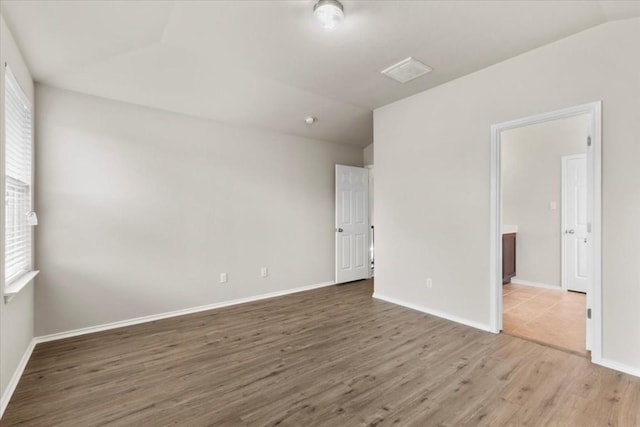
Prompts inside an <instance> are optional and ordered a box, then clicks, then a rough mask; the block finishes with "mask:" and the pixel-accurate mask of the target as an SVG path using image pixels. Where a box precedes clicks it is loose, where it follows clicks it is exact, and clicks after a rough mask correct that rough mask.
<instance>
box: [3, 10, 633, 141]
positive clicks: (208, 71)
mask: <svg viewBox="0 0 640 427" xmlns="http://www.w3.org/2000/svg"><path fill="white" fill-rule="evenodd" d="M314 3H315V2H314V1H313V0H292V1H266V0H261V1H151V0H143V1H126V2H123V1H76V0H72V1H61V0H58V1H49V0H44V1H38V0H35V1H33V0H32V1H22V0H20V1H16V0H2V2H1V3H0V4H1V12H2V15H3V16H4V18H5V20H6V21H7V25H8V26H9V27H10V29H11V31H12V32H13V34H14V36H15V38H16V40H17V43H18V44H19V46H20V48H21V50H22V52H23V54H24V56H25V60H26V62H27V64H28V65H29V67H30V69H31V71H32V74H33V76H34V79H35V80H36V81H39V82H42V83H46V84H49V85H52V86H56V87H60V88H63V89H69V90H73V91H77V92H82V93H86V94H90V95H96V96H101V97H105V98H110V99H115V100H120V101H125V102H130V103H134V104H139V105H144V106H148V107H153V108H160V109H164V110H169V111H174V112H177V113H182V114H187V115H191V116H197V117H203V118H210V119H214V120H219V121H224V122H229V123H233V124H239V125H245V126H252V127H258V128H265V129H270V130H274V131H278V132H284V133H288V134H294V135H300V136H305V137H311V138H316V139H322V140H328V141H333V142H336V143H341V144H349V145H354V146H359V147H364V146H366V145H368V144H369V143H371V142H372V140H373V129H372V128H373V127H372V121H373V115H372V110H373V109H375V108H377V107H380V106H382V105H385V104H388V103H390V102H393V101H396V100H398V99H401V98H404V97H406V96H409V95H412V94H415V93H418V92H420V91H423V90H426V89H429V88H431V87H434V86H437V85H439V84H442V83H444V82H447V81H449V80H452V79H455V78H457V77H460V76H463V75H465V74H469V73H471V72H474V71H476V70H479V69H482V68H484V67H487V66H489V65H491V64H495V63H497V62H500V61H503V60H505V59H507V58H510V57H513V56H515V55H518V54H520V53H523V52H526V51H528V50H531V49H533V48H536V47H538V46H542V45H544V44H546V43H549V42H552V41H555V40H558V39H560V38H563V37H566V36H568V35H571V34H574V33H576V32H579V31H582V30H584V29H587V28H590V27H593V26H596V25H599V24H602V23H604V22H607V21H611V20H617V19H625V18H632V17H637V16H640V2H636V1H536V0H534V1H343V4H344V9H345V15H346V19H345V21H344V22H343V24H342V26H340V27H339V28H338V29H337V30H335V31H333V32H329V31H325V30H323V29H321V28H320V27H319V26H318V25H317V24H316V23H315V22H314V21H313V19H312V15H311V11H312V8H313V5H314ZM408 56H413V57H415V58H417V59H418V60H420V61H422V62H424V63H426V64H427V65H429V66H431V67H432V68H433V69H434V71H433V72H431V73H429V74H427V75H425V76H423V77H420V78H418V79H416V80H414V81H412V82H409V83H407V84H404V85H403V84H399V83H397V82H394V81H392V80H390V79H388V78H386V77H384V76H383V75H381V74H380V71H381V70H382V69H384V68H386V67H388V66H389V65H392V64H394V63H396V62H398V61H400V60H402V59H404V58H406V57H408ZM308 115H311V116H315V117H317V118H318V121H317V122H316V123H315V124H314V125H312V126H309V125H307V124H305V122H304V118H305V117H306V116H308Z"/></svg>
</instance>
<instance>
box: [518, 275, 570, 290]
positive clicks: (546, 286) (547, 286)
mask: <svg viewBox="0 0 640 427" xmlns="http://www.w3.org/2000/svg"><path fill="white" fill-rule="evenodd" d="M511 283H513V284H514V285H525V286H533V287H535V288H544V289H555V290H559V291H561V290H562V286H557V285H550V284H548V283H540V282H532V281H530V280H522V279H518V278H517V277H513V278H511Z"/></svg>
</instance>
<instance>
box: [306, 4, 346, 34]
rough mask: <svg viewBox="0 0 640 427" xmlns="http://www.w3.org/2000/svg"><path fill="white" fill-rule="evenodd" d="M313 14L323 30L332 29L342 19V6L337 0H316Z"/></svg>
mask: <svg viewBox="0 0 640 427" xmlns="http://www.w3.org/2000/svg"><path fill="white" fill-rule="evenodd" d="M313 16H314V17H315V18H316V19H317V20H318V22H319V23H320V25H321V26H322V28H324V29H325V30H334V29H335V28H336V27H337V26H338V25H340V23H341V22H342V21H343V20H344V8H343V7H342V3H340V2H339V1H338V0H318V3H316V4H315V6H313Z"/></svg>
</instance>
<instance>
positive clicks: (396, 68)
mask: <svg viewBox="0 0 640 427" xmlns="http://www.w3.org/2000/svg"><path fill="white" fill-rule="evenodd" d="M430 71H432V68H431V67H429V66H427V65H424V64H423V63H422V62H420V61H418V60H416V59H413V58H412V57H408V58H407V59H403V60H402V61H400V62H398V63H397V64H394V65H392V66H391V67H389V68H386V69H384V70H382V71H380V72H381V73H382V74H384V75H385V76H387V77H389V78H391V79H393V80H395V81H397V82H400V83H406V82H408V81H411V80H413V79H416V78H418V77H420V76H422V75H424V74H427V73H428V72H430Z"/></svg>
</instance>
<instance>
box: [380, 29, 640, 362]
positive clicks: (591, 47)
mask: <svg viewBox="0 0 640 427" xmlns="http://www.w3.org/2000/svg"><path fill="white" fill-rule="evenodd" d="M598 100H601V101H602V108H603V112H602V119H603V126H602V138H603V142H602V145H603V156H602V159H603V160H602V162H603V163H602V167H603V176H602V186H603V187H602V188H603V195H602V197H603V200H602V203H603V212H602V219H603V230H602V237H603V254H602V256H603V274H602V289H603V357H604V358H606V359H607V360H610V361H614V362H616V363H618V364H623V365H625V366H628V367H631V368H633V369H636V370H639V369H640V223H639V222H638V218H640V185H638V183H639V182H640V168H638V167H637V161H638V159H639V158H640V141H639V135H640V19H631V20H625V21H617V22H611V23H608V24H604V25H601V26H598V27H595V28H592V29H589V30H586V31H584V32H581V33H578V34H576V35H573V36H571V37H568V38H566V39H562V40H560V41H557V42H554V43H552V44H549V45H546V46H544V47H541V48H539V49H535V50H532V51H530V52H528V53H525V54H523V55H520V56H517V57H515V58H512V59H509V60H507V61H504V62H502V63H499V64H496V65H494V66H492V67H489V68H486V69H484V70H482V71H479V72H476V73H474V74H470V75H468V76H465V77H462V78H460V79H458V80H454V81H451V82H449V83H446V84H443V85H441V86H439V87H437V88H434V89H431V90H428V91H426V92H422V93H420V94H417V95H415V96H412V97H409V98H406V99H404V100H402V101H398V102H396V103H393V104H390V105H387V106H385V107H382V108H380V109H377V110H376V111H375V113H374V144H375V154H376V159H375V161H376V164H375V168H376V186H375V189H374V191H375V200H376V281H375V292H376V293H379V294H380V295H383V296H387V297H390V298H395V299H396V300H400V301H405V302H408V303H412V304H414V305H418V306H423V307H426V308H428V309H431V310H433V311H439V312H443V313H446V314H448V315H450V316H457V317H458V318H462V319H465V320H467V321H470V322H478V323H480V324H483V325H486V326H487V327H488V326H489V315H490V313H489V310H490V308H489V307H490V295H489V289H490V286H491V285H490V281H489V238H490V235H489V195H490V171H491V165H490V153H491V151H490V144H491V142H490V138H491V134H490V127H491V125H493V124H497V123H503V122H506V121H510V120H515V119H518V118H522V117H528V116H531V115H535V114H540V113H545V112H549V111H553V110H557V109H561V108H566V107H570V106H574V105H579V104H584V103H588V102H593V101H598ZM427 277H431V278H433V288H432V289H428V288H427V287H426V283H425V282H426V278H427Z"/></svg>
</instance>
